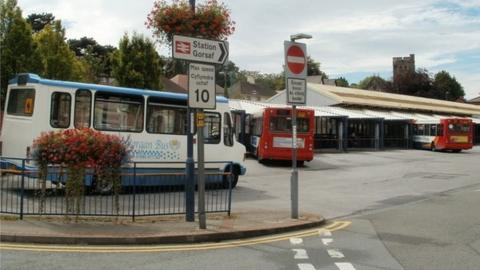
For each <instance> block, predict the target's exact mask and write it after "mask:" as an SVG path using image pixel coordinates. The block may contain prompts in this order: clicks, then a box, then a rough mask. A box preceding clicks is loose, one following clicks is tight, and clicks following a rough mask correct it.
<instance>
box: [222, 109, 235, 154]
mask: <svg viewBox="0 0 480 270" xmlns="http://www.w3.org/2000/svg"><path fill="white" fill-rule="evenodd" d="M223 143H224V144H225V145H226V146H233V128H232V121H231V119H230V114H229V113H228V112H226V113H224V114H223Z"/></svg>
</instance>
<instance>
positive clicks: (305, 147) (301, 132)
mask: <svg viewBox="0 0 480 270" xmlns="http://www.w3.org/2000/svg"><path fill="white" fill-rule="evenodd" d="M291 115H292V112H291V109H289V108H266V109H265V111H264V113H263V128H262V134H261V136H260V141H259V144H258V149H257V157H258V159H259V160H262V159H271V160H291V159H292V117H291ZM314 118H315V114H314V111H313V110H308V109H297V147H298V148H297V160H298V161H299V162H303V161H311V160H312V159H313V132H314V131H313V129H314Z"/></svg>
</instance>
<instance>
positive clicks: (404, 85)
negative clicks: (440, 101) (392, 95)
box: [393, 69, 438, 98]
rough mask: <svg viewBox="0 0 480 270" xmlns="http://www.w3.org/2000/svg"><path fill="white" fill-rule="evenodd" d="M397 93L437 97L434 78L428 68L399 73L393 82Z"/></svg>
mask: <svg viewBox="0 0 480 270" xmlns="http://www.w3.org/2000/svg"><path fill="white" fill-rule="evenodd" d="M393 88H394V91H395V92H396V93H399V94H403V95H411V96H419V97H428V98H437V97H438V96H437V95H435V94H434V93H433V92H432V79H431V78H430V75H429V74H428V70H426V69H418V70H417V71H415V72H410V73H407V74H403V75H399V76H397V77H396V78H395V80H394V82H393Z"/></svg>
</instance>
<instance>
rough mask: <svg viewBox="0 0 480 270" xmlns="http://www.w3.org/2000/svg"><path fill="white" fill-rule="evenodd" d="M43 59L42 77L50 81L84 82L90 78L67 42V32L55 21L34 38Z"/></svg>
mask: <svg viewBox="0 0 480 270" xmlns="http://www.w3.org/2000/svg"><path fill="white" fill-rule="evenodd" d="M34 39H35V41H36V42H37V44H38V50H39V53H40V55H41V57H42V64H43V71H42V72H41V75H42V76H43V77H45V78H49V79H57V80H73V81H82V80H85V79H86V77H88V75H87V74H85V72H86V70H85V69H87V68H86V67H85V65H84V64H83V63H78V60H77V59H76V57H75V54H74V53H73V51H71V50H70V48H69V47H68V44H67V43H66V42H65V30H64V29H63V28H62V25H61V22H60V21H55V23H54V25H53V27H52V26H50V25H47V26H45V28H44V29H43V30H42V31H40V32H39V33H38V34H36V35H35V36H34Z"/></svg>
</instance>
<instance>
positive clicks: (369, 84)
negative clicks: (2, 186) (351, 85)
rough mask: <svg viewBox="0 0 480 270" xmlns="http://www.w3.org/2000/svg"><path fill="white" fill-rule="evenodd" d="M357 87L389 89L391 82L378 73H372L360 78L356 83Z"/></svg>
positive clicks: (379, 89)
mask: <svg viewBox="0 0 480 270" xmlns="http://www.w3.org/2000/svg"><path fill="white" fill-rule="evenodd" d="M358 88H360V89H365V90H375V91H386V90H389V89H391V84H390V82H388V81H386V80H385V79H383V78H382V77H380V76H378V75H372V76H368V77H366V78H365V79H363V80H361V81H360V82H359V83H358Z"/></svg>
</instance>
